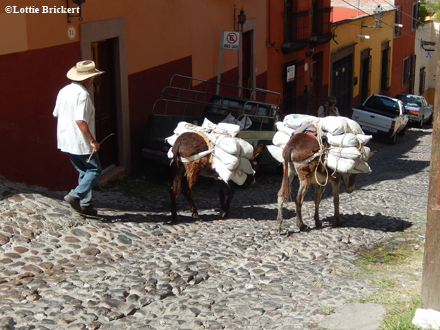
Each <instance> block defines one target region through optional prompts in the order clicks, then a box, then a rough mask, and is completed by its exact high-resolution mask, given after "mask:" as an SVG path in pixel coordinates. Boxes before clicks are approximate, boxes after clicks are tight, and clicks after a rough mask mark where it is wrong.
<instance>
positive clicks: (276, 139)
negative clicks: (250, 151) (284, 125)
mask: <svg viewBox="0 0 440 330" xmlns="http://www.w3.org/2000/svg"><path fill="white" fill-rule="evenodd" d="M289 140H290V136H289V135H287V134H286V133H283V132H281V131H277V132H276V133H275V134H274V136H273V138H272V143H273V144H274V145H276V146H278V147H279V146H285V145H286V144H287V142H289Z"/></svg>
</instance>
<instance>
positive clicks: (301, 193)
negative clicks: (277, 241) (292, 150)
mask: <svg viewBox="0 0 440 330" xmlns="http://www.w3.org/2000/svg"><path fill="white" fill-rule="evenodd" d="M298 176H299V189H298V194H297V195H296V199H295V205H296V225H297V226H298V228H299V230H301V231H308V230H309V227H308V226H307V225H305V224H304V223H303V221H302V212H301V208H302V205H303V203H304V197H305V195H306V193H307V191H308V190H309V187H310V179H309V178H308V177H307V176H306V175H304V176H302V175H301V174H300V173H298Z"/></svg>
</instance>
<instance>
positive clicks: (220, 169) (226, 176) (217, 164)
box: [211, 157, 233, 183]
mask: <svg viewBox="0 0 440 330" xmlns="http://www.w3.org/2000/svg"><path fill="white" fill-rule="evenodd" d="M211 166H212V168H213V169H214V170H215V171H216V172H217V174H218V175H219V176H220V178H221V179H222V180H223V181H224V182H226V183H227V182H228V181H229V180H230V179H231V177H232V175H233V173H232V171H230V170H228V169H227V168H226V166H225V164H223V163H222V162H221V161H220V159H218V158H217V157H212V165H211Z"/></svg>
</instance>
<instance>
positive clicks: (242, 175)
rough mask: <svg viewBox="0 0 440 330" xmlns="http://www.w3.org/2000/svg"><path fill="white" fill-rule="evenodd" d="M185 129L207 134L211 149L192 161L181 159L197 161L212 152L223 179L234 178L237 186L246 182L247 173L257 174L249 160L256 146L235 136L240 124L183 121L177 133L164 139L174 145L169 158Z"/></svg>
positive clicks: (194, 157)
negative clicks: (200, 124)
mask: <svg viewBox="0 0 440 330" xmlns="http://www.w3.org/2000/svg"><path fill="white" fill-rule="evenodd" d="M186 132H200V133H202V134H203V135H204V136H206V138H207V139H208V140H209V150H207V151H204V152H202V153H200V154H198V155H194V156H193V157H192V159H191V160H185V159H182V162H185V161H194V160H197V159H200V158H202V157H204V156H206V155H209V154H212V163H211V166H212V168H213V169H214V170H215V171H216V172H217V173H218V175H219V176H220V178H221V179H222V180H223V181H225V182H228V181H229V180H232V181H234V182H235V183H236V184H238V185H242V184H243V183H244V182H245V181H246V178H247V174H254V173H255V171H254V170H253V168H252V166H251V163H250V159H251V158H252V156H253V153H254V148H253V147H252V145H251V144H250V143H249V142H247V141H245V140H243V139H240V138H238V137H236V136H237V134H238V133H239V132H240V126H239V125H236V124H230V123H219V124H218V125H216V124H214V123H212V122H211V121H209V120H208V119H206V118H205V120H204V122H203V124H202V126H197V125H193V124H190V123H187V122H184V121H182V122H180V123H179V124H178V125H177V127H176V128H175V129H174V134H173V135H171V136H170V137H167V138H166V139H165V140H166V141H167V142H168V143H169V144H170V145H171V148H170V149H169V150H168V158H170V159H173V157H174V155H173V152H172V147H173V145H174V143H175V141H176V139H177V138H178V137H179V135H181V134H183V133H186Z"/></svg>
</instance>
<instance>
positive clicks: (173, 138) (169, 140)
mask: <svg viewBox="0 0 440 330" xmlns="http://www.w3.org/2000/svg"><path fill="white" fill-rule="evenodd" d="M177 138H178V136H177V134H173V135H171V136H169V137H167V138H165V141H166V142H167V143H168V144H169V145H171V146H173V145H174V143H175V142H176V140H177Z"/></svg>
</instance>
